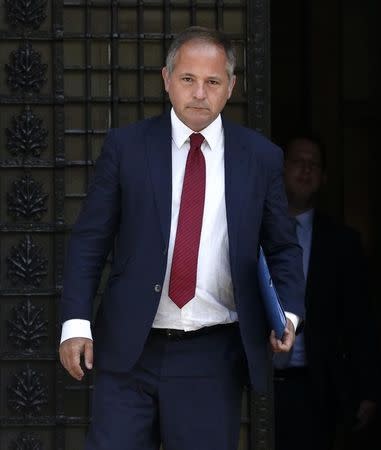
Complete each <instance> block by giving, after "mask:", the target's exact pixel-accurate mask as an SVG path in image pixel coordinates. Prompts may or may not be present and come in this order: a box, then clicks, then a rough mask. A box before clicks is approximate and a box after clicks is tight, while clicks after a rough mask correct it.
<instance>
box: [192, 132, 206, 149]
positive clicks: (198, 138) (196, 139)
mask: <svg viewBox="0 0 381 450" xmlns="http://www.w3.org/2000/svg"><path fill="white" fill-rule="evenodd" d="M189 138H190V148H191V150H192V149H195V148H200V147H201V144H202V143H203V142H204V139H205V138H204V136H203V135H202V134H201V133H192V134H191V135H190V137H189Z"/></svg>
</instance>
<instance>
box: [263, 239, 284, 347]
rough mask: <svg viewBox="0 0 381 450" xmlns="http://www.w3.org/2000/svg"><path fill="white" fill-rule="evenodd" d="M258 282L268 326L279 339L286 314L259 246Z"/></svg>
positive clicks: (282, 331)
mask: <svg viewBox="0 0 381 450" xmlns="http://www.w3.org/2000/svg"><path fill="white" fill-rule="evenodd" d="M258 282H259V290H260V292H261V296H262V300H263V304H264V307H265V310H266V315H267V320H268V323H269V326H270V328H271V329H272V330H274V331H275V336H276V338H277V339H281V338H282V336H283V333H284V330H285V328H286V314H285V313H284V310H283V306H282V304H281V302H280V300H279V295H278V292H277V290H276V288H275V286H274V284H273V281H272V279H271V275H270V271H269V268H268V265H267V261H266V258H265V254H264V252H263V249H262V247H260V248H259V258H258Z"/></svg>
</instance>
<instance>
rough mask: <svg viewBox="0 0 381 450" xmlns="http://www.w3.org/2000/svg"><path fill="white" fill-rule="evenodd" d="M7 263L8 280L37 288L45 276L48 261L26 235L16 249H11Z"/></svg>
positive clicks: (39, 248) (40, 249)
mask: <svg viewBox="0 0 381 450" xmlns="http://www.w3.org/2000/svg"><path fill="white" fill-rule="evenodd" d="M7 263H8V278H9V279H10V280H11V281H12V282H13V283H15V284H16V283H19V282H21V283H23V284H24V285H25V286H35V287H38V286H40V284H41V281H42V278H43V277H45V276H46V275H47V265H48V260H47V259H46V258H44V257H43V256H42V248H41V247H39V246H37V245H36V244H35V243H34V242H33V240H32V238H31V237H30V235H26V236H25V238H24V240H22V241H21V242H20V244H19V246H18V247H12V249H11V255H10V256H8V258H7Z"/></svg>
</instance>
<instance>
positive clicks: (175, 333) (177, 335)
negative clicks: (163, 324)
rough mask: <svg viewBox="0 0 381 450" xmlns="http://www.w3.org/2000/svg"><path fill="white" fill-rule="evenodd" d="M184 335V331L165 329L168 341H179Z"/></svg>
mask: <svg viewBox="0 0 381 450" xmlns="http://www.w3.org/2000/svg"><path fill="white" fill-rule="evenodd" d="M184 334H185V331H183V330H174V329H171V328H166V330H165V335H166V336H167V338H169V339H181V338H182V337H183V336H184Z"/></svg>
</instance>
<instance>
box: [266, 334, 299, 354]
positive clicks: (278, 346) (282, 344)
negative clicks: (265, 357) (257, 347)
mask: <svg viewBox="0 0 381 450" xmlns="http://www.w3.org/2000/svg"><path fill="white" fill-rule="evenodd" d="M293 343H294V333H292V332H291V331H290V330H289V329H288V328H286V329H285V330H284V333H283V337H282V340H280V339H277V338H276V337H275V331H274V330H272V331H271V334H270V345H271V349H272V351H273V352H274V353H279V352H288V351H290V350H291V347H292V345H293Z"/></svg>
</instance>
